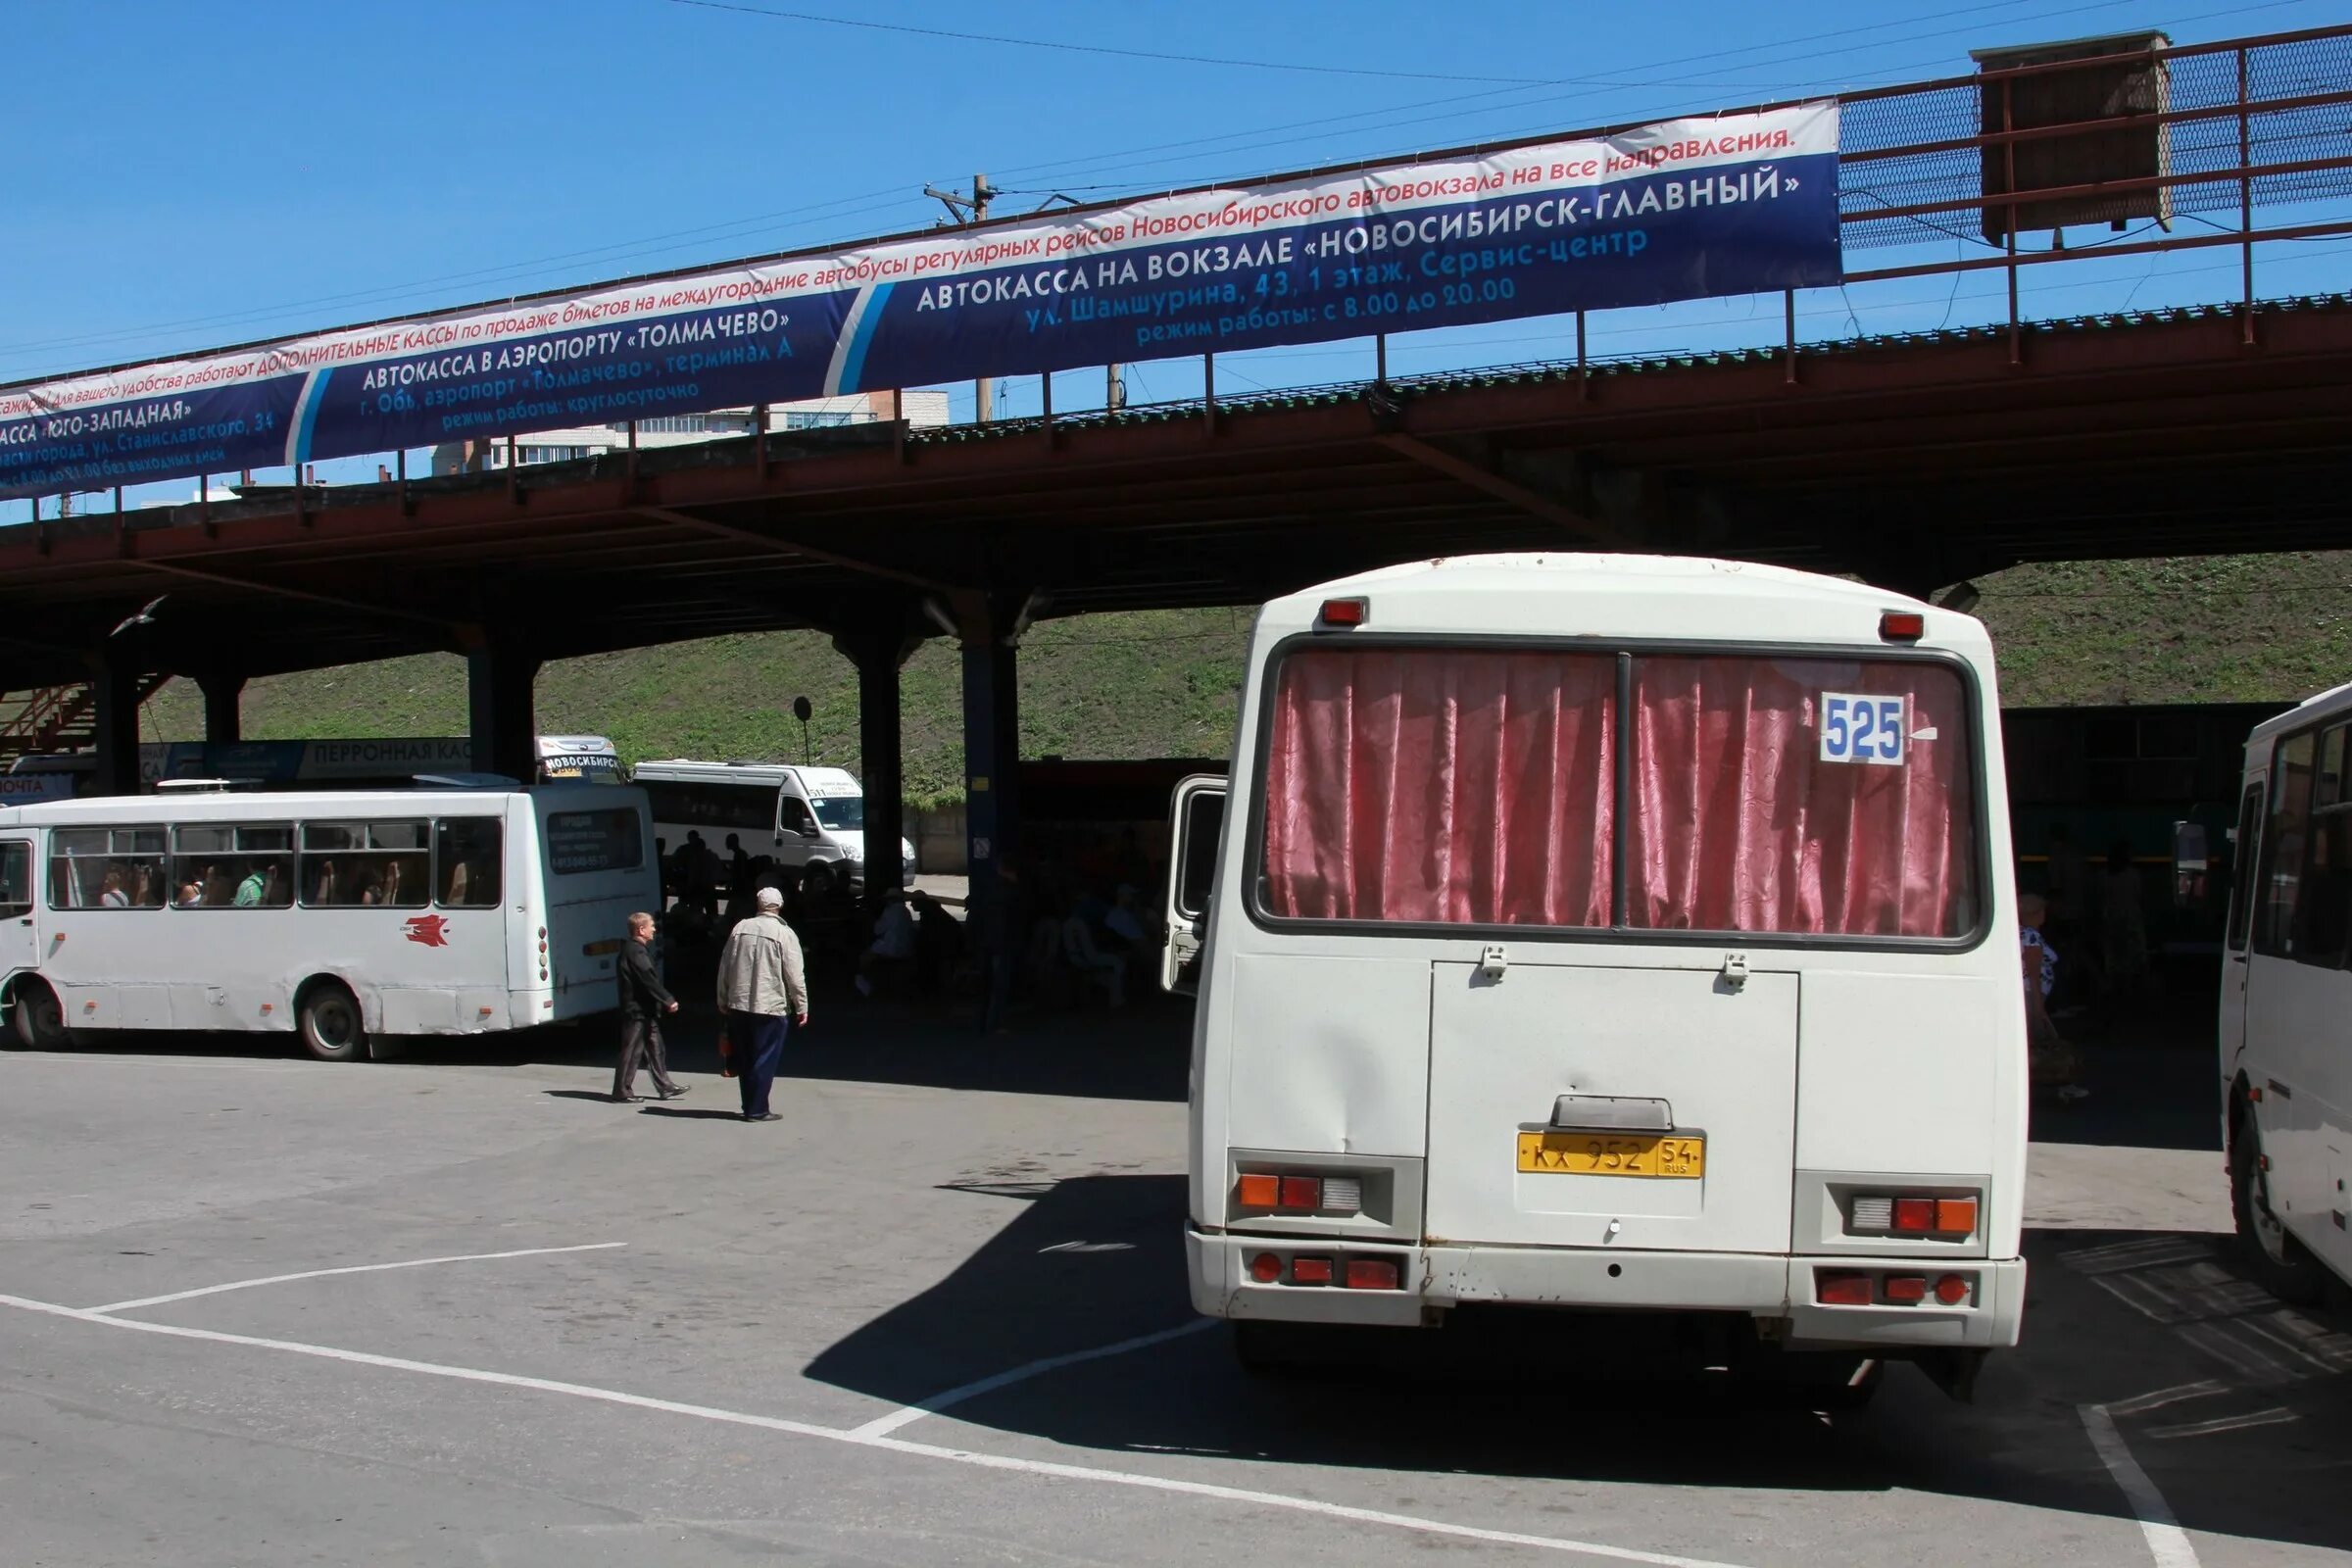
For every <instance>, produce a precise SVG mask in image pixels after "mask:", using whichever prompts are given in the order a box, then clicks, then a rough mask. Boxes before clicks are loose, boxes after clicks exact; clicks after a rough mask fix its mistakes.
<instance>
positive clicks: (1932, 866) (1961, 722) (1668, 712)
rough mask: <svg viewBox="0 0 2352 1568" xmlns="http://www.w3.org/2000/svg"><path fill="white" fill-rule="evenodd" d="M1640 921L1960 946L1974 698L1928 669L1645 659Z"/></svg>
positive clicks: (1634, 847) (1633, 905) (1634, 808)
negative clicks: (1948, 941) (1949, 941)
mask: <svg viewBox="0 0 2352 1568" xmlns="http://www.w3.org/2000/svg"><path fill="white" fill-rule="evenodd" d="M1633 674H1634V688H1633V689H1634V702H1633V739H1632V743H1631V746H1630V748H1629V750H1630V751H1631V753H1632V756H1633V768H1632V770H1631V771H1632V774H1633V790H1632V798H1631V800H1630V801H1629V802H1628V803H1627V809H1626V828H1627V834H1626V858H1627V862H1628V863H1627V867H1626V870H1627V878H1626V880H1627V898H1626V910H1625V923H1626V924H1627V925H1629V926H1637V927H1645V928H1650V929H1658V930H1681V931H1755V932H1781V933H1803V934H1809V935H1820V936H1886V937H1958V936H1965V935H1966V934H1968V933H1969V932H1970V931H1973V930H1974V929H1975V928H1976V925H1977V894H1976V868H1977V864H1978V854H1977V811H1976V806H1975V802H1976V782H1975V769H1974V764H1973V756H1972V751H1971V746H1970V738H1969V710H1968V697H1967V688H1966V686H1965V685H1964V684H1963V683H1962V681H1961V679H1960V676H1959V673H1958V672H1957V671H1956V670H1954V669H1953V668H1952V667H1951V666H1950V665H1948V664H1940V663H1929V662H1921V661H1916V660H1905V661H1894V660H1835V659H1767V658H1757V657H1747V656H1740V655H1724V654H1698V655H1690V656H1673V657H1647V656H1645V657H1641V658H1637V659H1636V660H1635V661H1634V671H1633Z"/></svg>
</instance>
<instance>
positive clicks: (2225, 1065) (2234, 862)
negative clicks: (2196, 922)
mask: <svg viewBox="0 0 2352 1568" xmlns="http://www.w3.org/2000/svg"><path fill="white" fill-rule="evenodd" d="M2268 787H2269V779H2268V777H2267V776H2266V775H2262V774H2257V775H2255V776H2254V777H2253V778H2252V779H2251V780H2249V781H2248V782H2247V784H2246V798H2245V800H2244V802H2243V803H2242V804H2241V805H2240V806H2239V807H2238V811H2237V834H2236V840H2237V842H2236V843H2235V844H2234V845H2233V846H2231V849H2230V854H2229V931H2228V934H2227V935H2226V936H2225V937H2224V939H2223V952H2222V1017H2221V1037H2222V1078H2223V1080H2224V1082H2227V1081H2228V1080H2229V1077H2230V1076H2231V1075H2232V1074H2233V1073H2234V1072H2235V1071H2236V1069H2237V1059H2238V1055H2239V1054H2240V1053H2242V1052H2243V1051H2244V1050H2245V1047H2246V975H2247V971H2248V970H2249V969H2251V968H2252V967H2253V965H2252V962H2251V957H2252V955H2251V954H2250V952H2249V951H2248V949H2249V943H2248V937H2249V936H2250V935H2251V933H2252V931H2253V929H2254V905H2255V902H2256V900H2257V899H2258V898H2259V897H2260V894H2261V890H2260V888H2259V887H2257V885H2256V882H2255V874H2254V868H2255V867H2256V866H2257V865H2259V864H2261V863H2262V854H2261V851H2262V818H2263V810H2262V807H2263V802H2264V800H2265V798H2266V792H2267V790H2268Z"/></svg>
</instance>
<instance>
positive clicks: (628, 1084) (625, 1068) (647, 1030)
mask: <svg viewBox="0 0 2352 1568" xmlns="http://www.w3.org/2000/svg"><path fill="white" fill-rule="evenodd" d="M640 1063H642V1064H644V1065H645V1066H647V1067H650V1068H651V1069H652V1070H653V1075H654V1093H656V1094H658V1095H667V1094H674V1093H675V1092H676V1091H677V1087H678V1086H677V1085H676V1083H674V1082H672V1081H671V1079H670V1076H669V1053H668V1050H667V1048H666V1047H664V1046H663V1045H662V1025H661V1023H660V1021H659V1020H657V1019H654V1018H623V1019H621V1020H620V1065H619V1066H617V1067H614V1068H613V1098H614V1099H616V1100H617V1099H619V1098H620V1097H621V1096H623V1095H627V1094H631V1093H633V1092H634V1091H635V1087H636V1083H637V1068H638V1066H639V1064H640Z"/></svg>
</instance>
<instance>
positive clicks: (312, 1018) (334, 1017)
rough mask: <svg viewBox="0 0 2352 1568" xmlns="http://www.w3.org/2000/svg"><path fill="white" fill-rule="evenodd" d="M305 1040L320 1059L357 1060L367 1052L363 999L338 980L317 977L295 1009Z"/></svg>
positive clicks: (297, 1021)
mask: <svg viewBox="0 0 2352 1568" xmlns="http://www.w3.org/2000/svg"><path fill="white" fill-rule="evenodd" d="M295 1018H296V1023H297V1026H298V1027H299V1028H300V1029H301V1030H302V1043H303V1046H304V1048H305V1049H307V1050H308V1051H309V1052H310V1054H312V1055H314V1056H317V1057H318V1058H319V1060H320V1061H357V1060H359V1059H360V1058H361V1057H363V1056H365V1055H367V1054H368V1025H367V1023H366V1022H365V1021H364V1020H363V1018H362V1016H361V1013H360V1002H359V999H358V998H357V997H354V996H353V995H352V994H351V991H350V988H349V987H347V986H345V985H344V984H343V983H342V982H341V981H339V980H317V981H313V982H312V983H311V987H310V989H309V990H307V991H305V992H304V993H303V994H302V1002H301V1004H300V1005H298V1006H297V1007H296V1008H295Z"/></svg>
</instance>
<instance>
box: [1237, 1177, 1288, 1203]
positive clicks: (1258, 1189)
mask: <svg viewBox="0 0 2352 1568" xmlns="http://www.w3.org/2000/svg"><path fill="white" fill-rule="evenodd" d="M1233 1196H1234V1200H1235V1201H1236V1202H1238V1203H1240V1204H1241V1206H1242V1207H1244V1208H1272V1207H1273V1206H1274V1205H1275V1204H1277V1203H1279V1202H1281V1201H1282V1178H1281V1177H1279V1176H1275V1175H1272V1174H1270V1173H1266V1174H1261V1173H1259V1172H1255V1171H1250V1172H1246V1173H1244V1175H1243V1176H1242V1179H1241V1180H1240V1181H1238V1182H1235V1183H1234V1184H1233Z"/></svg>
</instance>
